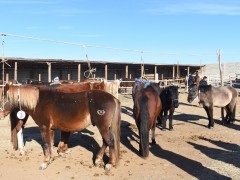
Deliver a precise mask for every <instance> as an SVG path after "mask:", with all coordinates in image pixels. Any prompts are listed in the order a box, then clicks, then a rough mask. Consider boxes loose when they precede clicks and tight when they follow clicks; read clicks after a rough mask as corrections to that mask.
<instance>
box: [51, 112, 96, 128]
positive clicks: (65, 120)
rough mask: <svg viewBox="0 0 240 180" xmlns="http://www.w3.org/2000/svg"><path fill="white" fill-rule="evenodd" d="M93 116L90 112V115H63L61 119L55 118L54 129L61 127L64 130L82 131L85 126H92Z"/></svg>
mask: <svg viewBox="0 0 240 180" xmlns="http://www.w3.org/2000/svg"><path fill="white" fill-rule="evenodd" d="M91 124H92V123H91V118H90V114H88V115H85V116H83V115H79V116H75V117H61V118H59V119H55V120H54V125H53V128H54V129H60V130H62V131H70V132H74V131H81V130H83V129H84V128H86V127H88V126H90V125H91Z"/></svg>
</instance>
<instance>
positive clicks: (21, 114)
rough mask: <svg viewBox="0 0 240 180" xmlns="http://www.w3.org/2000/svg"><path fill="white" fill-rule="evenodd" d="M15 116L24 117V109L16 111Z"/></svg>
mask: <svg viewBox="0 0 240 180" xmlns="http://www.w3.org/2000/svg"><path fill="white" fill-rule="evenodd" d="M17 117H18V118H19V119H24V118H25V117H26V113H25V112H24V111H22V110H20V111H18V112H17Z"/></svg>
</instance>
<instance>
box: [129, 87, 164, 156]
mask: <svg viewBox="0 0 240 180" xmlns="http://www.w3.org/2000/svg"><path fill="white" fill-rule="evenodd" d="M139 85H141V84H140V83H139ZM155 89H156V90H155ZM159 91H160V87H159V84H157V86H155V87H153V86H152V85H149V86H147V87H146V88H142V89H141V90H137V91H135V94H134V96H133V97H134V99H133V101H134V107H133V116H134V119H135V122H136V125H137V127H138V131H139V138H140V143H139V152H140V155H141V156H142V157H143V158H146V157H148V155H149V130H151V131H152V138H151V139H152V144H156V141H155V127H156V120H157V117H158V115H159V113H160V111H161V109H162V103H161V100H160V97H159Z"/></svg>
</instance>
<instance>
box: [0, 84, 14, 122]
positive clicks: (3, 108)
mask: <svg viewBox="0 0 240 180" xmlns="http://www.w3.org/2000/svg"><path fill="white" fill-rule="evenodd" d="M9 87H10V85H9V84H8V83H6V84H5V85H1V88H0V120H2V119H4V118H5V117H6V116H7V115H8V114H9V113H10V111H11V104H10V102H9V101H8V99H7V91H8V90H9Z"/></svg>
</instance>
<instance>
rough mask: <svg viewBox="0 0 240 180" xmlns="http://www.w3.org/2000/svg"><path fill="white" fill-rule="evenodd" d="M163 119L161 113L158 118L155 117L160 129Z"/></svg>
mask: <svg viewBox="0 0 240 180" xmlns="http://www.w3.org/2000/svg"><path fill="white" fill-rule="evenodd" d="M162 119H163V111H161V112H160V114H159V116H158V117H157V122H158V125H159V126H161V127H162V121H163V120H162Z"/></svg>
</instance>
